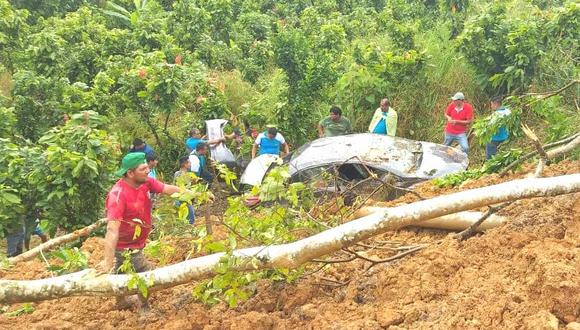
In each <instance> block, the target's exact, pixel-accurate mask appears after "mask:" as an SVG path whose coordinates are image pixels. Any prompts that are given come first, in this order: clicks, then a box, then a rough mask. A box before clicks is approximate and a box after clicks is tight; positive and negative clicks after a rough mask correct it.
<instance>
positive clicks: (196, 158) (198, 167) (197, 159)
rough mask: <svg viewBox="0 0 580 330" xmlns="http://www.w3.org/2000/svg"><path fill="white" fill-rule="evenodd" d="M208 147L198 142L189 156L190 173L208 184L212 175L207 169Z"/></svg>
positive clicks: (211, 179) (211, 180)
mask: <svg viewBox="0 0 580 330" xmlns="http://www.w3.org/2000/svg"><path fill="white" fill-rule="evenodd" d="M207 152H208V145H207V143H205V142H200V143H198V144H197V146H196V147H195V151H193V152H192V153H191V154H189V162H190V164H191V165H190V166H191V171H192V172H193V173H195V175H197V176H198V177H199V178H201V179H202V180H203V181H205V182H206V183H208V184H211V183H212V182H213V175H211V173H210V172H209V171H208V169H207Z"/></svg>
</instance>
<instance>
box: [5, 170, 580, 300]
mask: <svg viewBox="0 0 580 330" xmlns="http://www.w3.org/2000/svg"><path fill="white" fill-rule="evenodd" d="M576 192H580V174H572V175H565V176H558V177H551V178H541V179H522V180H515V181H511V182H507V183H502V184H498V185H494V186H489V187H484V188H478V189H472V190H467V191H463V192H458V193H454V194H450V195H445V196H440V197H435V198H432V199H428V200H423V201H419V202H416V203H412V204H408V205H403V206H398V207H394V208H389V209H383V210H380V211H378V212H375V213H372V214H370V215H367V216H365V217H362V218H359V219H356V220H353V221H351V222H348V223H346V224H343V225H340V226H338V227H335V228H332V229H328V230H326V231H324V232H321V233H319V234H317V235H314V236H310V237H308V238H305V239H302V240H299V241H296V242H293V243H289V244H283V245H274V246H268V247H266V246H259V247H253V248H247V249H240V250H236V251H234V252H233V255H234V256H235V257H236V258H238V260H239V262H238V263H237V264H236V266H235V268H236V269H235V270H238V271H251V270H256V269H265V268H295V267H298V266H300V265H302V264H304V263H306V262H308V261H311V260H313V259H315V258H318V257H320V256H323V255H327V254H329V253H332V252H335V251H338V250H340V249H343V248H346V247H348V246H351V245H353V244H355V243H357V242H360V241H363V240H365V239H368V238H370V237H372V236H375V235H378V234H381V233H383V232H386V231H388V230H393V229H397V228H401V227H404V226H408V225H411V224H416V223H420V222H422V221H426V220H429V219H433V218H437V217H441V216H444V215H447V214H453V213H457V212H461V211H465V210H470V209H474V208H478V207H483V206H487V205H493V204H497V203H503V202H508V201H515V200H519V199H524V198H532V197H544V196H555V195H561V194H568V193H576ZM223 256H224V253H216V254H212V255H208V256H204V257H199V258H195V259H191V260H187V261H184V262H181V263H177V264H174V265H170V266H167V267H163V268H159V269H156V270H153V271H149V272H144V273H140V274H138V276H140V277H141V279H143V280H144V281H145V282H146V283H148V286H149V290H152V291H155V290H160V289H164V288H168V287H172V286H176V285H179V284H183V283H187V282H191V281H193V280H198V279H202V278H206V277H210V276H213V275H215V274H216V268H217V266H218V265H219V263H220V259H221V258H222V257H223ZM130 280H131V276H130V275H102V276H96V275H95V273H94V271H92V270H85V271H81V272H78V273H74V274H70V275H65V276H60V277H54V278H50V279H41V280H33V281H19V280H1V281H0V302H2V303H16V302H30V301H41V300H48V299H57V298H63V297H69V296H81V295H85V296H112V295H126V294H132V293H136V292H137V288H133V289H130V288H129V285H128V284H129V281H130Z"/></svg>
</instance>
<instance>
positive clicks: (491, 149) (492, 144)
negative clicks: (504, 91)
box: [485, 96, 511, 159]
mask: <svg viewBox="0 0 580 330" xmlns="http://www.w3.org/2000/svg"><path fill="white" fill-rule="evenodd" d="M502 102H503V99H502V98H501V97H499V96H498V97H495V98H493V99H492V100H491V103H490V107H491V109H492V110H494V113H493V114H492V118H491V121H490V124H491V125H493V124H494V122H496V121H498V120H499V119H500V118H502V117H505V116H509V115H510V114H511V111H510V110H509V109H507V108H506V107H504V106H502ZM508 138H509V133H508V130H507V128H506V127H505V126H501V127H499V128H498V129H497V131H496V132H495V134H494V135H493V136H492V137H491V141H489V142H488V143H486V145H485V156H486V159H490V158H491V157H493V156H494V155H495V154H496V153H497V148H498V147H499V145H500V144H502V143H503V142H505V141H506V140H507V139H508Z"/></svg>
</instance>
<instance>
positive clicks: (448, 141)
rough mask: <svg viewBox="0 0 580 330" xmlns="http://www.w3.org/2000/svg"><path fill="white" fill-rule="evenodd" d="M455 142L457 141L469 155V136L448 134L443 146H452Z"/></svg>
mask: <svg viewBox="0 0 580 330" xmlns="http://www.w3.org/2000/svg"><path fill="white" fill-rule="evenodd" d="M453 141H457V143H459V146H461V149H462V150H463V152H465V153H467V152H468V151H469V142H467V135H466V134H465V133H462V134H449V133H447V132H446V133H445V140H444V141H443V144H444V145H446V146H450V145H451V143H453Z"/></svg>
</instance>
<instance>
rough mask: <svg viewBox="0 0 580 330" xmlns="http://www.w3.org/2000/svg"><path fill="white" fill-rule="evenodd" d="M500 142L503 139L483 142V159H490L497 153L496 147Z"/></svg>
mask: <svg viewBox="0 0 580 330" xmlns="http://www.w3.org/2000/svg"><path fill="white" fill-rule="evenodd" d="M502 142H503V141H489V142H488V143H486V144H485V159H490V158H491V157H493V156H494V155H495V154H497V147H498V146H499V145H500V144H501V143H502Z"/></svg>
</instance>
